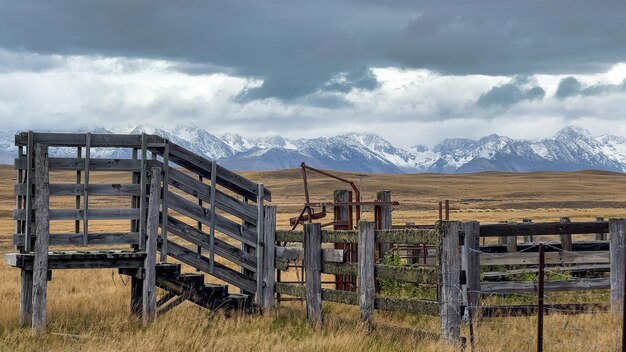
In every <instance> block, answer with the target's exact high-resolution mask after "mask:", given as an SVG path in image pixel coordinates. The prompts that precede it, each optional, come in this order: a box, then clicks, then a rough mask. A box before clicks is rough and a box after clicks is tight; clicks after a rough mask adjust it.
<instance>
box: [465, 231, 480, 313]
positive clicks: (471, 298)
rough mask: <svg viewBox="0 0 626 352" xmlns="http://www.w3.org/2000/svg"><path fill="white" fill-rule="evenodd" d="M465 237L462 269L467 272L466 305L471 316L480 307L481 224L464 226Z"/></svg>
mask: <svg viewBox="0 0 626 352" xmlns="http://www.w3.org/2000/svg"><path fill="white" fill-rule="evenodd" d="M463 227H464V229H465V237H464V240H463V253H462V255H463V256H462V258H461V268H462V269H463V270H465V277H466V284H465V288H464V293H465V294H464V297H463V298H464V303H465V305H466V306H467V307H469V312H468V313H469V314H470V316H473V312H474V311H475V309H476V308H477V307H478V306H479V305H480V293H479V291H480V223H479V222H478V221H468V222H466V223H464V224H463Z"/></svg>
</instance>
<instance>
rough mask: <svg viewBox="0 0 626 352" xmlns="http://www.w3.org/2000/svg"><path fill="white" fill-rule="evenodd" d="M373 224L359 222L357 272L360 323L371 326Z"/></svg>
mask: <svg viewBox="0 0 626 352" xmlns="http://www.w3.org/2000/svg"><path fill="white" fill-rule="evenodd" d="M375 225H376V224H375V223H374V222H373V221H360V222H359V244H358V252H359V262H358V266H359V272H358V281H357V282H358V283H357V287H358V293H359V307H360V310H361V321H363V322H365V323H366V324H368V326H370V327H371V326H372V323H373V317H374V299H375V298H376V278H375V270H374V266H375V263H376V242H375V239H374V235H375V232H374V229H375Z"/></svg>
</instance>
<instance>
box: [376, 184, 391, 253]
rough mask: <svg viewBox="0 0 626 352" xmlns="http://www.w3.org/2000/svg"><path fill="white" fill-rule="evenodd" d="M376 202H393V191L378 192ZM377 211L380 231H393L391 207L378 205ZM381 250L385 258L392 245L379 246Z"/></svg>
mask: <svg viewBox="0 0 626 352" xmlns="http://www.w3.org/2000/svg"><path fill="white" fill-rule="evenodd" d="M376 200H378V201H381V202H391V191H387V190H385V191H378V192H377V193H376ZM376 210H377V213H378V214H377V215H378V216H377V217H376V219H377V221H378V229H379V230H389V229H391V224H392V218H391V205H378V206H376ZM379 248H380V257H381V258H384V257H385V254H387V252H389V250H390V249H391V244H389V243H381V244H379Z"/></svg>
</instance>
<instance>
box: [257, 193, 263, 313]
mask: <svg viewBox="0 0 626 352" xmlns="http://www.w3.org/2000/svg"><path fill="white" fill-rule="evenodd" d="M264 193H265V187H264V186H263V184H262V183H259V184H258V186H257V202H256V206H257V221H256V238H257V240H256V302H257V304H259V305H261V304H262V302H263V272H264V269H263V264H264V263H263V262H264V260H263V257H264V254H265V253H264V252H265V241H264V234H263V231H264V230H265V229H264V226H263V220H264V219H265V214H264V213H263V211H264V210H265V209H264V208H263V194H264Z"/></svg>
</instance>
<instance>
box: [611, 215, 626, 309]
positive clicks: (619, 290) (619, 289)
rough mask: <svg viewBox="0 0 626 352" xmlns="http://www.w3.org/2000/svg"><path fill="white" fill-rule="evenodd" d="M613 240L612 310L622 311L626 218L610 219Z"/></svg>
mask: <svg viewBox="0 0 626 352" xmlns="http://www.w3.org/2000/svg"><path fill="white" fill-rule="evenodd" d="M609 233H610V242H611V247H610V249H611V261H610V265H611V276H610V278H611V311H612V312H614V313H617V312H620V311H621V310H622V309H623V306H624V260H626V259H625V255H624V245H625V244H626V242H625V241H624V237H625V236H626V219H609Z"/></svg>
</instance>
